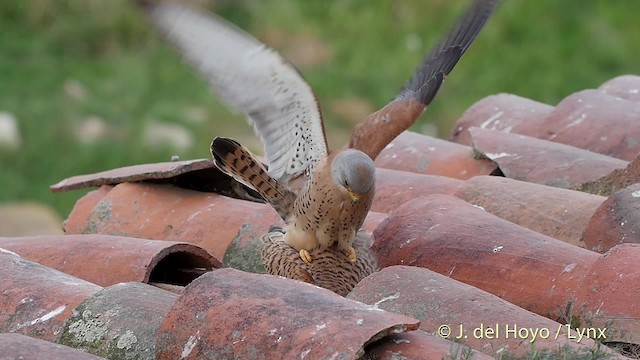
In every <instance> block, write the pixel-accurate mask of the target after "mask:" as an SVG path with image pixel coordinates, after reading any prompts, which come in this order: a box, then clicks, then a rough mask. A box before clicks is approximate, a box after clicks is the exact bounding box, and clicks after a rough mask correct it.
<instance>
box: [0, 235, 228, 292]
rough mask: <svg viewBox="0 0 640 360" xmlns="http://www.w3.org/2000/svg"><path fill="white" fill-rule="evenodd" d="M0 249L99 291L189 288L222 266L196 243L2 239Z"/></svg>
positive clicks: (86, 237)
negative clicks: (140, 285)
mask: <svg viewBox="0 0 640 360" xmlns="http://www.w3.org/2000/svg"><path fill="white" fill-rule="evenodd" d="M0 247H1V248H5V249H8V250H11V251H13V252H15V253H17V254H19V255H20V256H22V257H23V258H25V259H28V260H31V261H35V262H38V263H40V264H42V265H45V266H49V267H52V268H54V269H56V270H59V271H62V272H64V273H66V274H69V275H73V276H76V277H78V278H80V279H84V280H87V281H89V282H92V283H94V284H97V285H100V286H109V285H113V284H116V283H119V282H127V281H140V282H154V283H169V284H175V285H186V284H187V283H189V282H190V281H191V280H193V279H194V278H196V277H197V276H199V275H200V274H202V272H204V271H210V270H211V269H212V268H216V267H220V266H221V263H220V261H218V260H217V259H215V258H214V257H213V256H211V255H209V253H207V252H206V251H205V250H204V249H202V248H199V247H197V246H195V245H192V244H188V243H178V242H171V241H153V240H143V239H136V238H127V237H119V236H108V235H61V236H34V237H14V238H2V237H0ZM87 264H91V266H87Z"/></svg>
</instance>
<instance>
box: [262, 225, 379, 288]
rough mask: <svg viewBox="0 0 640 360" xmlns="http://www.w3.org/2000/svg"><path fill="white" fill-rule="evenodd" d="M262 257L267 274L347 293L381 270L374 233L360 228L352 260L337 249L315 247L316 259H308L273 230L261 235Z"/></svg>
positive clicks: (312, 255)
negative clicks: (374, 242) (372, 246)
mask: <svg viewBox="0 0 640 360" xmlns="http://www.w3.org/2000/svg"><path fill="white" fill-rule="evenodd" d="M261 242H262V244H263V246H261V248H262V258H264V259H265V264H264V266H265V269H266V272H267V273H268V274H271V275H279V276H284V277H286V278H289V279H294V280H300V281H304V282H308V283H310V284H314V285H317V286H320V287H323V288H325V289H329V290H331V291H333V292H335V293H336V294H338V295H341V296H345V295H347V294H348V293H349V291H351V289H353V287H354V286H355V285H356V284H357V283H358V282H359V281H360V280H362V279H364V278H365V277H367V276H369V275H370V274H371V273H373V272H374V271H377V270H378V260H377V259H376V255H375V253H374V252H373V251H372V250H371V245H372V244H373V237H372V236H371V234H370V233H369V232H368V231H359V232H358V234H357V235H356V239H355V241H354V243H353V248H354V250H355V251H356V254H357V258H356V261H355V262H351V260H349V258H348V257H346V256H345V254H344V253H343V252H342V251H340V250H338V249H336V248H329V249H322V250H321V249H317V248H316V249H313V250H311V251H310V252H309V254H310V255H311V258H312V259H313V261H312V262H311V263H305V262H304V261H302V259H301V258H300V255H299V253H298V251H296V250H295V249H294V248H292V247H291V246H289V245H287V244H286V243H285V242H284V236H283V235H282V233H279V232H274V233H270V234H267V235H265V236H263V237H262V238H261Z"/></svg>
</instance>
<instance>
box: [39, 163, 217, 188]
mask: <svg viewBox="0 0 640 360" xmlns="http://www.w3.org/2000/svg"><path fill="white" fill-rule="evenodd" d="M197 170H209V171H211V172H213V173H219V171H218V170H217V168H216V166H215V165H214V163H213V161H212V160H209V159H197V160H188V161H171V162H163V163H155V164H140V165H131V166H125V167H121V168H117V169H112V170H106V171H102V172H99V173H95V174H88V175H78V176H74V177H71V178H68V179H64V180H62V181H60V182H59V183H57V184H54V185H51V187H50V188H51V190H52V191H54V192H58V191H68V190H75V189H82V188H86V187H94V186H102V185H116V184H120V183H122V182H135V181H142V180H166V179H170V178H174V177H177V176H179V175H182V174H185V173H190V172H193V171H197Z"/></svg>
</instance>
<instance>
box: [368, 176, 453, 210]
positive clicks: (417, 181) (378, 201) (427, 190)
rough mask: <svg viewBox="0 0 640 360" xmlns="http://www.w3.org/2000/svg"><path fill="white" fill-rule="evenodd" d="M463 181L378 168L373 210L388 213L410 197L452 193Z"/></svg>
mask: <svg viewBox="0 0 640 360" xmlns="http://www.w3.org/2000/svg"><path fill="white" fill-rule="evenodd" d="M462 183H463V182H462V181H461V180H458V179H454V178H450V177H445V176H438V175H424V174H416V173H412V172H407V171H399V170H392V169H384V168H377V169H376V196H375V198H374V199H373V204H372V205H371V210H372V211H378V212H382V213H388V212H390V211H392V210H394V209H395V208H397V207H398V206H400V205H402V204H404V203H405V202H407V201H408V200H410V199H413V198H415V197H418V196H421V195H429V194H452V193H453V192H455V191H456V189H457V188H458V186H459V185H460V184H462Z"/></svg>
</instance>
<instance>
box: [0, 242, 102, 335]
mask: <svg viewBox="0 0 640 360" xmlns="http://www.w3.org/2000/svg"><path fill="white" fill-rule="evenodd" d="M0 289H2V296H0V332H17V333H20V334H24V335H29V336H33V337H36V338H39V339H43V340H47V341H52V342H58V340H59V339H60V336H61V334H62V329H63V327H64V323H65V321H66V320H67V318H69V316H71V314H72V311H73V309H75V307H76V306H77V305H78V304H79V303H80V302H82V301H83V300H84V299H86V298H87V297H89V296H91V295H92V294H93V293H95V292H97V291H98V290H100V289H101V287H100V286H98V285H95V284H92V283H89V282H87V281H84V280H80V279H78V278H75V277H73V276H70V275H67V274H64V273H61V272H59V271H57V270H54V269H51V268H48V267H45V266H42V265H40V264H37V263H34V262H31V261H28V260H25V259H22V258H21V257H20V256H18V255H17V254H14V253H11V252H10V251H9V250H6V249H2V248H0Z"/></svg>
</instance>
